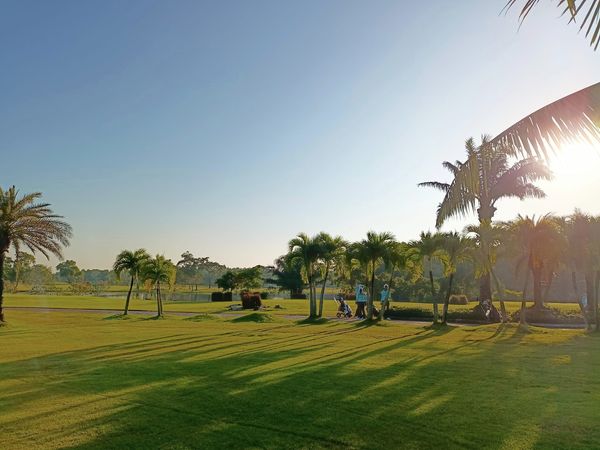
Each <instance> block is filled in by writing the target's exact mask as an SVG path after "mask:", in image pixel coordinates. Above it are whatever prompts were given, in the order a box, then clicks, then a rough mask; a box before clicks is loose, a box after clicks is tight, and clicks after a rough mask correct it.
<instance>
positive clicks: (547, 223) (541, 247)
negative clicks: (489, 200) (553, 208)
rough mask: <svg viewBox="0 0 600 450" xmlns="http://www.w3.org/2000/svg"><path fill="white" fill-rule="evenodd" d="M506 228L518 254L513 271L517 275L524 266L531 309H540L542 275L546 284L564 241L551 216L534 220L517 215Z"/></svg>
mask: <svg viewBox="0 0 600 450" xmlns="http://www.w3.org/2000/svg"><path fill="white" fill-rule="evenodd" d="M506 227H507V228H508V230H509V232H510V234H511V235H512V240H513V242H514V246H515V247H516V248H518V249H520V253H521V254H520V256H519V258H518V259H517V267H516V270H517V272H519V269H520V268H521V267H522V266H523V265H526V267H527V269H526V270H527V272H529V273H531V276H532V279H533V301H534V308H536V309H542V308H543V307H544V296H543V293H542V282H543V281H544V276H545V275H546V277H547V281H548V282H549V281H550V277H552V276H553V275H552V274H553V273H554V271H555V270H556V269H557V268H558V265H559V263H560V261H561V260H562V259H563V252H564V248H565V240H564V237H563V235H562V233H561V229H560V226H559V223H558V221H557V220H556V217H554V216H552V215H551V214H546V215H544V216H541V217H539V218H537V219H536V218H535V216H533V217H529V216H525V217H523V216H521V215H519V216H517V219H516V220H514V221H513V222H509V223H507V224H506ZM526 278H527V277H526ZM525 289H526V287H525ZM525 289H524V290H525Z"/></svg>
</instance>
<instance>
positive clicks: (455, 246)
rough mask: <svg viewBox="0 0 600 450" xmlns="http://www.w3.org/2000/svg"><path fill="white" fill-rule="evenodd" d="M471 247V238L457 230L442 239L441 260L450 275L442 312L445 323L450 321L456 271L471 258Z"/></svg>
mask: <svg viewBox="0 0 600 450" xmlns="http://www.w3.org/2000/svg"><path fill="white" fill-rule="evenodd" d="M471 247H472V241H471V239H470V238H468V237H465V236H462V235H460V234H459V233H457V232H455V231H454V232H450V233H444V234H443V235H442V238H441V239H440V249H441V250H442V256H441V257H440V260H441V261H442V264H443V265H444V273H445V275H446V276H447V277H448V288H447V291H446V295H445V297H444V310H443V312H442V323H443V324H446V323H447V322H448V305H449V304H450V296H451V295H452V284H453V282H454V274H455V273H456V270H457V267H458V264H460V263H462V262H464V261H467V260H469V259H470V252H469V250H470V249H471Z"/></svg>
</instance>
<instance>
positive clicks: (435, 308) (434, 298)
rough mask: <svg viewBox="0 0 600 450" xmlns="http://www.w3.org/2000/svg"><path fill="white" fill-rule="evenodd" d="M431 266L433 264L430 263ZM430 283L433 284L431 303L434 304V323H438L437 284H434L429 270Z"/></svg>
mask: <svg viewBox="0 0 600 450" xmlns="http://www.w3.org/2000/svg"><path fill="white" fill-rule="evenodd" d="M429 264H430V265H431V262H430V263H429ZM429 282H430V283H431V301H432V302H433V323H436V322H437V321H438V304H437V298H436V293H435V284H434V283H433V272H432V270H431V267H430V268H429Z"/></svg>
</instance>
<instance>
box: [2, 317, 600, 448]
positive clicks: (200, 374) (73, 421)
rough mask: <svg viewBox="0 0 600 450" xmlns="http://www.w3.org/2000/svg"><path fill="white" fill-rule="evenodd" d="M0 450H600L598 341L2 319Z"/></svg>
mask: <svg viewBox="0 0 600 450" xmlns="http://www.w3.org/2000/svg"><path fill="white" fill-rule="evenodd" d="M7 317H8V319H9V325H8V326H5V327H2V328H0V342H1V344H2V346H1V348H2V351H1V352H0V430H1V431H0V448H2V449H13V448H26V449H51V448H78V449H88V448H90V449H91V448H131V449H146V448H165V449H185V448H200V447H201V448H240V447H241V448H294V449H296V448H322V447H329V448H332V447H333V448H352V447H355V448H415V449H416V448H436V449H440V448H473V449H480V448H504V449H513V448H523V449H528V448H540V449H541V448H598V447H600V427H599V423H600V408H599V407H598V405H599V404H600V378H598V373H599V370H600V351H599V350H600V338H599V337H596V336H594V335H586V334H584V333H583V332H581V331H563V330H543V329H536V328H532V332H530V333H527V334H524V333H521V332H519V331H518V329H517V328H516V327H515V326H513V325H499V326H496V325H494V326H492V325H490V326H484V327H461V328H453V327H449V328H428V327H423V326H416V325H401V324H390V323H384V324H380V325H376V326H364V324H356V323H344V322H325V323H322V324H318V325H315V324H303V323H297V322H293V321H290V320H286V319H284V318H281V317H279V318H278V317H276V316H271V315H268V314H266V315H265V314H253V315H248V316H244V317H243V318H241V319H240V318H235V319H231V320H225V319H219V318H215V317H214V316H210V315H209V316H207V315H202V314H200V315H199V316H197V317H195V318H191V319H190V318H182V317H173V316H171V317H167V319H165V320H154V319H150V318H146V317H131V318H129V319H127V320H123V319H120V318H115V317H110V316H103V315H101V314H82V313H74V312H60V313H57V312H53V313H41V312H31V311H8V315H7Z"/></svg>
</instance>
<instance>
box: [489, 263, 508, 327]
mask: <svg viewBox="0 0 600 450" xmlns="http://www.w3.org/2000/svg"><path fill="white" fill-rule="evenodd" d="M490 275H491V276H492V277H493V278H494V283H495V284H496V290H497V291H498V297H499V299H500V311H501V312H502V317H501V318H500V319H501V322H503V323H504V321H505V319H506V317H508V314H507V313H506V306H505V305H504V288H503V287H502V285H501V284H500V280H499V279H498V277H497V276H496V272H494V270H493V269H491V270H490ZM490 302H491V300H490Z"/></svg>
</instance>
